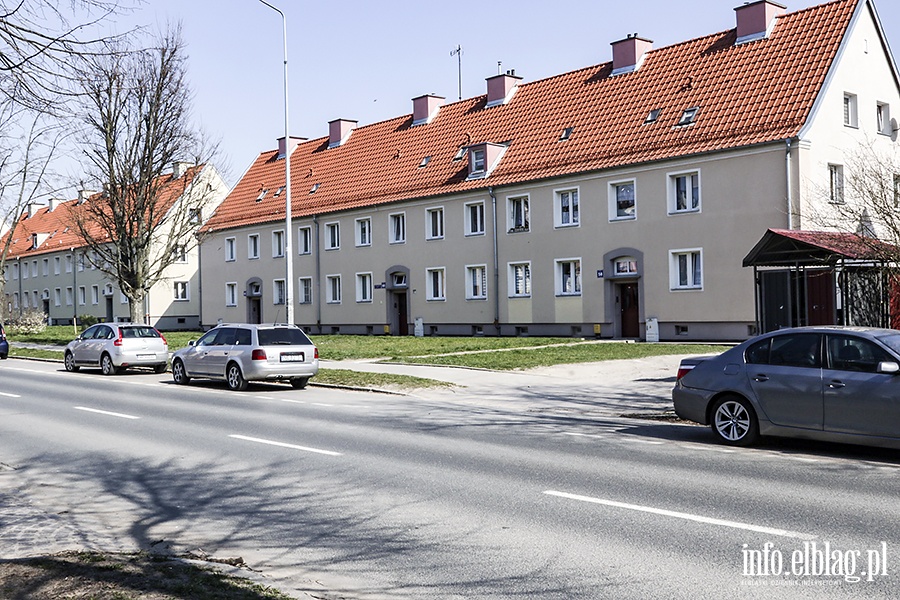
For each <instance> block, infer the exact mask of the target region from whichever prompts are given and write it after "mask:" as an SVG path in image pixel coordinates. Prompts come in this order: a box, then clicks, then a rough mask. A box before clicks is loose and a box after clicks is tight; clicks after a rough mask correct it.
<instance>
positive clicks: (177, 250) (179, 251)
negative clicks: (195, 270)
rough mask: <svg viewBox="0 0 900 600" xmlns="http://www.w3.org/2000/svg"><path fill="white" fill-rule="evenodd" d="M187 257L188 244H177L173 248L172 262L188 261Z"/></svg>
mask: <svg viewBox="0 0 900 600" xmlns="http://www.w3.org/2000/svg"><path fill="white" fill-rule="evenodd" d="M187 261H188V259H187V247H186V246H175V247H174V248H173V249H172V262H173V263H181V264H183V263H186V262H187Z"/></svg>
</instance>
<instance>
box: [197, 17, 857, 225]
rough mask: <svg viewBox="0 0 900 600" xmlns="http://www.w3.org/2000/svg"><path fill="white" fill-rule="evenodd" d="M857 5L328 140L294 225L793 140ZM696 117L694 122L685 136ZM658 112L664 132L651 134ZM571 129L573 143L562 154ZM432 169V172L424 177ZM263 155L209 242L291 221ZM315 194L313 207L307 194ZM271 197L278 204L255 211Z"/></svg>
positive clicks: (305, 179)
mask: <svg viewBox="0 0 900 600" xmlns="http://www.w3.org/2000/svg"><path fill="white" fill-rule="evenodd" d="M857 1H858V0H838V1H836V2H831V3H828V4H823V5H820V6H816V7H812V8H808V9H804V10H800V11H797V12H794V13H789V14H786V15H783V16H782V17H779V18H778V21H777V23H776V25H775V28H774V30H773V31H772V34H771V35H770V36H769V37H768V38H767V39H762V40H758V41H754V42H749V43H744V44H741V45H738V46H736V45H735V39H736V30H735V29H730V30H728V31H724V32H720V33H716V34H713V35H708V36H706V37H701V38H697V39H694V40H690V41H686V42H683V43H680V44H675V45H672V46H668V47H665V48H660V49H657V50H652V51H650V52H648V53H647V55H646V57H645V59H644V61H643V63H642V65H641V67H640V68H639V69H638V70H637V71H635V72H633V73H629V74H625V75H619V76H615V77H612V76H611V71H612V63H611V62H608V63H603V64H600V65H595V66H592V67H587V68H585V69H581V70H578V71H573V72H571V73H565V74H562V75H558V76H555V77H550V78H548V79H543V80H540V81H535V82H532V83H527V84H520V85H519V88H518V90H517V91H516V93H515V95H514V96H513V97H512V99H511V100H510V101H509V102H508V103H507V104H505V105H502V106H496V107H492V108H485V104H486V96H479V97H476V98H471V99H467V100H462V101H460V102H455V103H452V104H448V105H445V106H443V107H442V108H441V109H440V112H439V113H438V115H437V117H435V119H434V120H433V121H432V122H431V123H429V124H427V125H420V126H416V127H412V126H411V125H412V115H404V116H401V117H397V118H395V119H390V120H387V121H383V122H380V123H375V124H373V125H368V126H364V127H359V128H357V129H356V130H354V131H353V133H352V135H351V136H350V138H349V140H347V142H346V143H345V144H343V145H342V146H340V147H337V148H332V149H328V138H319V139H315V140H311V141H308V142H305V143H301V144H300V145H299V146H297V149H296V150H295V151H294V152H293V154H292V155H291V184H292V190H291V192H292V213H293V215H294V216H304V215H312V214H321V213H325V212H333V211H339V210H345V209H350V208H357V207H364V206H369V205H375V204H381V203H386V202H392V201H397V200H404V199H409V198H420V197H428V196H435V195H441V194H446V193H454V192H462V191H466V190H471V189H478V188H482V189H483V188H486V187H488V186H499V185H508V184H514V183H520V182H524V181H531V180H539V179H544V178H551V177H557V176H562V175H569V174H573V173H579V172H585V171H594V170H600V169H608V168H611V167H619V166H625V165H631V164H637V163H645V162H649V161H656V160H662V159H668V158H673V157H677V156H688V155H694V154H699V153H704V152H710V151H717V150H725V149H729V148H738V147H742V146H748V145H754V144H761V143H767V142H774V141H780V140H784V139H785V138H790V137H793V136H796V135H797V134H798V132H799V131H800V129H801V128H802V126H803V125H804V123H805V122H806V120H807V118H808V116H809V114H810V111H811V109H812V106H813V102H814V100H815V98H816V96H817V94H818V92H819V90H820V89H821V87H822V85H823V83H824V81H825V76H826V73H827V71H828V69H829V67H830V65H831V63H832V60H833V59H834V57H835V55H836V53H837V50H838V47H839V45H840V43H841V40H842V38H843V35H844V33H845V32H846V30H847V27H848V25H849V23H850V21H851V16H852V14H853V11H854V9H855V8H856V5H857ZM691 107H699V113H698V115H697V118H696V122H695V123H694V124H692V125H687V126H682V127H676V126H675V123H677V121H678V119H679V118H680V117H681V114H682V112H683V111H684V110H685V109H687V108H691ZM652 109H660V110H661V113H660V116H659V118H658V120H657V121H656V122H655V123H653V124H644V120H645V118H646V116H647V114H648V113H649V112H650V111H651V110H652ZM567 127H574V131H573V133H572V135H571V138H570V139H569V140H568V141H564V142H562V141H559V138H560V135H561V134H562V132H563V130H564V129H565V128H567ZM481 142H493V143H509V148H508V150H507V152H506V153H505V155H504V156H503V159H502V160H501V161H500V163H499V165H498V166H497V168H496V169H495V170H494V171H493V172H492V174H491V175H490V177H488V178H486V179H481V180H472V181H468V180H467V179H466V177H467V175H468V172H467V162H466V160H465V159H463V160H459V161H454V160H453V157H454V155H455V154H456V153H457V151H458V149H459V147H460V146H463V145H467V144H476V143H481ZM426 156H430V157H431V161H430V162H429V163H428V165H427V166H425V167H422V168H419V164H420V163H421V162H422V159H423V158H425V157H426ZM276 158H277V151H270V152H263V153H262V154H260V155H259V157H258V158H257V159H256V161H255V162H254V163H253V164H252V165H251V167H250V168H249V170H248V171H247V172H246V174H245V175H244V177H243V178H242V179H241V181H240V182H238V184H237V186H235V188H234V189H233V190H232V192H231V194H230V195H229V196H228V197H227V198H226V200H225V201H224V202H223V203H222V205H220V207H219V209H218V210H217V211H216V213H215V214H214V215H213V217H212V218H211V219H210V221H209V222H208V224H207V226H208V227H210V228H213V229H223V228H229V227H236V226H241V225H247V224H251V223H257V222H270V221H276V220H279V219H283V218H284V197H283V195H280V196H277V197H276V196H274V192H275V190H277V189H278V188H279V187H280V186H282V185H283V184H284V163H282V162H281V161H279V160H276ZM314 184H319V187H318V189H317V190H316V191H315V193H312V194H311V193H310V189H311V188H312V187H313V185H314ZM262 189H268V190H270V192H269V193H268V194H267V195H266V197H265V198H264V199H263V200H262V201H260V202H257V201H256V199H257V197H258V196H259V194H260V191H261V190H262Z"/></svg>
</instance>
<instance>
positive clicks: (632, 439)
mask: <svg viewBox="0 0 900 600" xmlns="http://www.w3.org/2000/svg"><path fill="white" fill-rule="evenodd" d="M622 439H623V440H624V441H626V442H631V443H633V444H649V445H650V446H659V445H662V444H664V443H665V442H659V441H656V440H642V439H640V438H635V437H626V436H622Z"/></svg>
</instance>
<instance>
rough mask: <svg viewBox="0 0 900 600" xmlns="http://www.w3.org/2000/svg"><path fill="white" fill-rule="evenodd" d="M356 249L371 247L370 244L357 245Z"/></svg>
mask: <svg viewBox="0 0 900 600" xmlns="http://www.w3.org/2000/svg"><path fill="white" fill-rule="evenodd" d="M356 247H357V248H371V247H372V244H371V243H369V244H357V245H356Z"/></svg>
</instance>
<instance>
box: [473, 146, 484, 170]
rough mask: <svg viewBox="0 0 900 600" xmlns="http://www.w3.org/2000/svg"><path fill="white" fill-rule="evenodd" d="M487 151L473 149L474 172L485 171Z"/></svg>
mask: <svg viewBox="0 0 900 600" xmlns="http://www.w3.org/2000/svg"><path fill="white" fill-rule="evenodd" d="M484 161H485V152H484V150H472V169H471V171H472V173H483V172H484Z"/></svg>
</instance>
